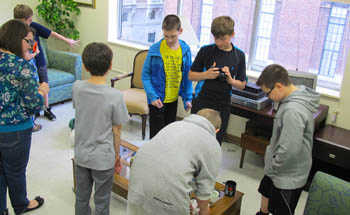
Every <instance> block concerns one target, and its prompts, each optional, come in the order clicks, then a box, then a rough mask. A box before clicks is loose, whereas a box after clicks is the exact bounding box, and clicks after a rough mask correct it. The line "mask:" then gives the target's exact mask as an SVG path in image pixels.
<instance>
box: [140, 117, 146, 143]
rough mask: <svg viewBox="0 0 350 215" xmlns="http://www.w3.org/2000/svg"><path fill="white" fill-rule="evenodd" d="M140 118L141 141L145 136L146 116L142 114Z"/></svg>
mask: <svg viewBox="0 0 350 215" xmlns="http://www.w3.org/2000/svg"><path fill="white" fill-rule="evenodd" d="M141 117H142V140H144V139H145V136H146V122H147V117H148V115H147V114H144V115H142V116H141Z"/></svg>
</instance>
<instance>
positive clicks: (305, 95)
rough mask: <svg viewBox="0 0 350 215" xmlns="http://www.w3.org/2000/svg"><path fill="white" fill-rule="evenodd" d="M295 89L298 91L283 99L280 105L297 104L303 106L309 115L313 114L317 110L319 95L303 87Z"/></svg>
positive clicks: (299, 86)
mask: <svg viewBox="0 0 350 215" xmlns="http://www.w3.org/2000/svg"><path fill="white" fill-rule="evenodd" d="M296 87H297V88H298V89H297V90H296V91H294V92H293V93H291V94H290V95H289V96H287V97H286V98H284V99H283V100H282V101H281V103H288V102H295V103H299V104H301V105H303V106H305V108H307V109H308V110H309V111H310V112H311V113H315V112H316V111H317V110H318V106H319V102H320V94H319V93H317V92H316V91H314V90H312V89H311V88H308V87H305V86H303V85H298V86H296Z"/></svg>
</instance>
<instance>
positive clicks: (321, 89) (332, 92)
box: [247, 70, 340, 100]
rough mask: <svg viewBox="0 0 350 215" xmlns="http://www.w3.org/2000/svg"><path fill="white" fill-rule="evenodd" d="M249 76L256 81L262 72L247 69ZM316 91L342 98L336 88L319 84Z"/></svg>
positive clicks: (327, 95) (330, 96) (328, 96)
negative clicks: (328, 87)
mask: <svg viewBox="0 0 350 215" xmlns="http://www.w3.org/2000/svg"><path fill="white" fill-rule="evenodd" d="M247 76H248V79H249V80H251V81H253V82H256V81H257V80H258V78H259V76H260V72H256V71H252V70H247ZM316 92H318V93H319V94H320V95H321V97H326V98H330V99H335V100H339V99H340V92H339V91H336V90H331V89H327V88H324V87H319V86H317V87H316Z"/></svg>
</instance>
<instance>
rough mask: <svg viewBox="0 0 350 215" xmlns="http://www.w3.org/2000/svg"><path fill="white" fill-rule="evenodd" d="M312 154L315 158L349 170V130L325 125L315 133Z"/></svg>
mask: <svg viewBox="0 0 350 215" xmlns="http://www.w3.org/2000/svg"><path fill="white" fill-rule="evenodd" d="M314 140H315V141H314V147H313V151H312V154H313V156H314V157H315V158H317V159H319V160H322V161H324V162H327V163H330V164H333V165H335V166H339V167H342V168H344V169H347V170H350V161H349V158H350V131H349V130H346V129H344V128H339V127H337V126H334V125H326V126H325V127H324V128H322V129H321V130H320V131H318V132H317V133H316V134H315V137H314Z"/></svg>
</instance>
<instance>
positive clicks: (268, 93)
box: [266, 84, 275, 97]
mask: <svg viewBox="0 0 350 215" xmlns="http://www.w3.org/2000/svg"><path fill="white" fill-rule="evenodd" d="M274 88H275V84H274V85H273V86H272V87H271V89H270V90H269V92H267V93H266V97H269V95H270V93H271V92H272V90H273V89H274Z"/></svg>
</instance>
